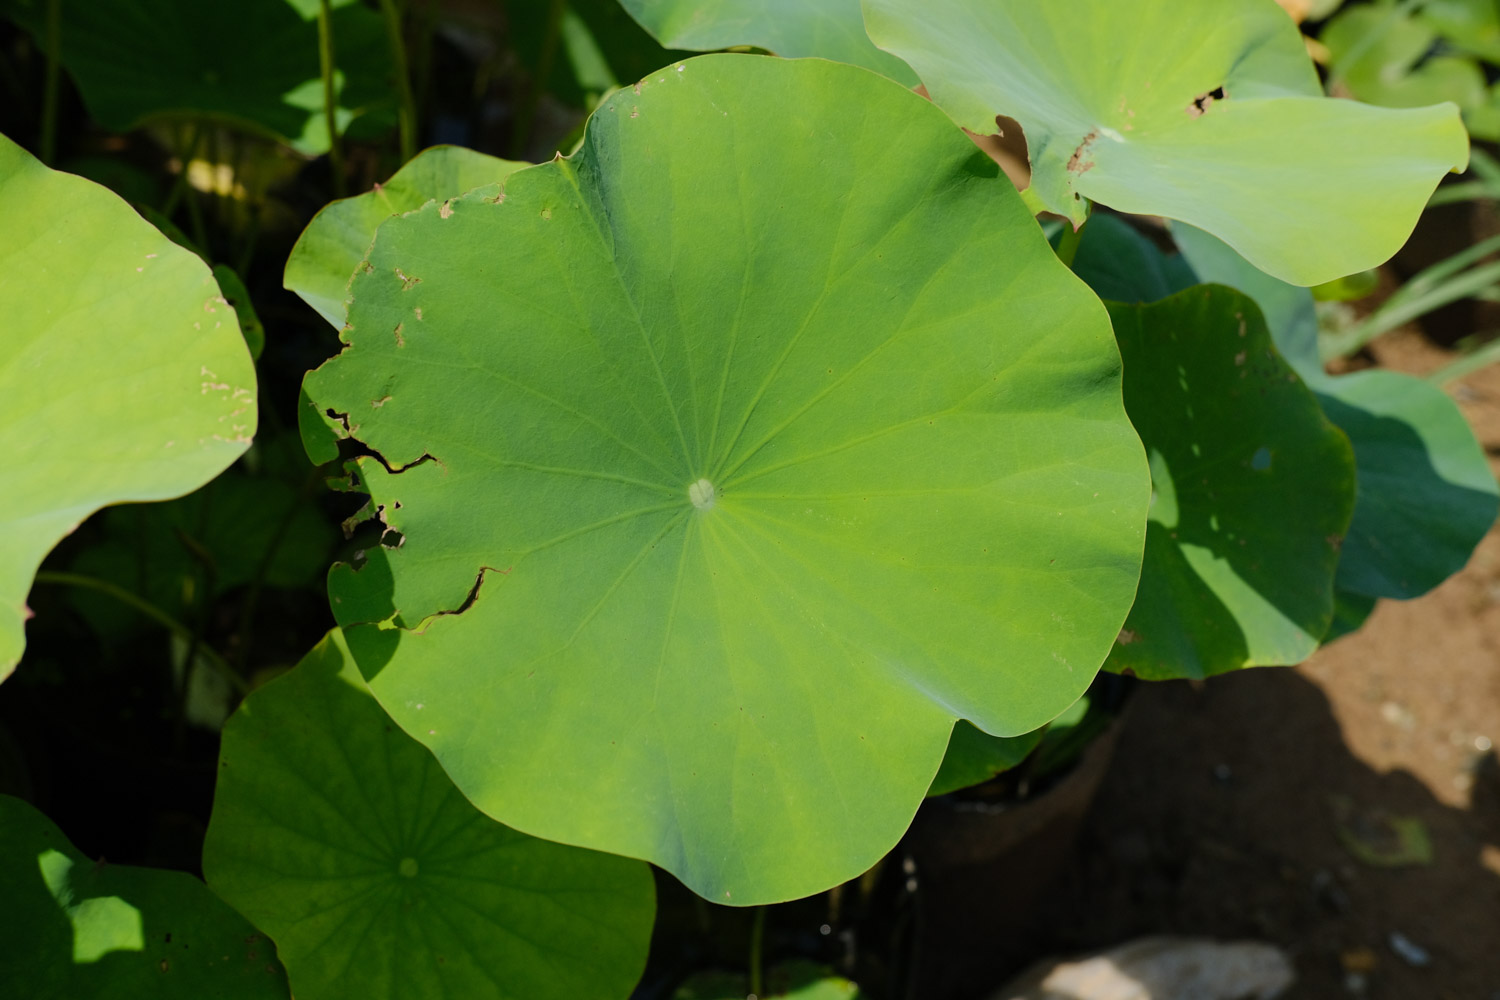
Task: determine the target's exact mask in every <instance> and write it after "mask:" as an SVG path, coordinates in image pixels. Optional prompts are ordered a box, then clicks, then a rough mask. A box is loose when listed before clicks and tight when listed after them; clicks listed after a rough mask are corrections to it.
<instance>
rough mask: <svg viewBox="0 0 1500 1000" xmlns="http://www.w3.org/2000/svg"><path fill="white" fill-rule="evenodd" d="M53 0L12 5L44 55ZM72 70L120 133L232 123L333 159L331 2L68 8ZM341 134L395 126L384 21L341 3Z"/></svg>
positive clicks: (118, 3)
mask: <svg viewBox="0 0 1500 1000" xmlns="http://www.w3.org/2000/svg"><path fill="white" fill-rule="evenodd" d="M49 2H51V0H0V14H5V15H8V16H10V17H11V18H13V19H14V20H15V21H16V22H17V23H18V24H20V25H21V26H22V27H24V28H26V30H27V31H29V32H31V34H32V36H33V37H34V38H36V39H37V43H38V45H41V44H42V40H43V38H44V36H45V30H46V23H47V6H48V3H49ZM57 2H60V3H61V4H62V14H61V17H62V24H63V30H62V32H61V61H62V64H63V66H65V67H66V68H67V70H68V72H69V73H70V74H71V75H72V77H73V79H74V81H75V82H76V83H77V84H78V90H79V93H80V94H81V95H82V97H83V101H84V103H85V104H86V105H87V106H88V109H89V113H90V114H91V115H93V117H94V118H95V119H96V120H97V121H98V122H99V124H101V125H103V126H104V127H105V128H106V129H108V130H110V131H112V132H128V131H129V130H131V129H133V128H137V127H139V126H140V125H143V124H146V123H148V122H172V121H196V122H224V123H228V124H231V125H235V126H238V127H240V128H245V129H250V130H253V131H255V132H258V133H260V134H263V135H267V136H269V137H271V138H274V139H280V140H282V141H284V142H287V143H290V144H291V145H292V146H294V147H295V148H296V149H297V150H299V151H300V152H302V153H306V154H308V155H310V156H315V155H318V154H320V153H325V152H327V151H328V124H327V120H326V117H325V115H324V111H323V83H322V76H321V70H320V64H319V61H318V23H317V13H318V5H319V0H236V2H234V3H204V2H202V0H57ZM331 6H332V7H333V17H332V33H333V38H334V46H335V65H336V67H337V69H338V81H337V82H338V92H337V93H338V102H339V107H338V110H337V117H338V123H339V129H340V131H346V130H348V129H349V128H350V126H351V124H353V123H355V122H356V121H359V126H360V128H369V129H372V130H379V129H383V128H389V127H390V126H391V125H393V124H394V122H395V103H394V99H393V90H392V87H391V84H390V83H389V82H388V75H389V70H388V63H389V52H390V49H389V44H388V42H387V39H386V31H385V24H384V22H383V21H382V20H381V17H380V15H379V14H378V13H377V12H375V11H373V10H370V9H369V8H368V7H366V6H365V5H364V4H363V3H361V2H360V0H332V4H331Z"/></svg>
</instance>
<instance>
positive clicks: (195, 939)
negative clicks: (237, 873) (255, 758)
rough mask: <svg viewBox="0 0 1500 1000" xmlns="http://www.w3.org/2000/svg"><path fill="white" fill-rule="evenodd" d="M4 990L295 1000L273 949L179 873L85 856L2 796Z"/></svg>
mask: <svg viewBox="0 0 1500 1000" xmlns="http://www.w3.org/2000/svg"><path fill="white" fill-rule="evenodd" d="M0 900H4V901H5V902H4V905H0V940H3V941H4V942H5V943H4V946H3V947H0V996H4V997H16V998H18V1000H19V998H21V997H25V998H27V1000H78V998H81V997H90V998H97V1000H202V998H204V997H221V998H224V1000H289V996H290V994H288V992H287V980H286V972H285V970H283V969H282V967H281V963H280V962H278V961H277V959H276V948H275V946H273V945H272V943H271V942H270V941H268V940H267V939H266V938H265V937H264V936H263V935H262V934H260V933H259V932H258V931H256V929H255V928H254V927H252V926H251V925H250V923H249V922H248V921H246V920H245V918H244V917H242V916H240V915H239V914H238V913H235V912H234V911H233V910H231V909H230V908H229V906H228V905H226V904H225V903H224V902H223V901H222V900H220V899H219V898H218V897H217V896H215V895H214V894H213V893H212V892H210V891H209V889H208V887H207V886H205V885H204V884H203V883H202V882H200V881H198V880H197V879H195V878H193V877H192V876H191V875H188V874H185V873H183V872H174V871H162V870H159V869H154V868H135V867H131V866H129V865H111V864H107V863H105V862H104V861H98V862H95V861H93V860H91V859H89V858H87V857H85V856H84V855H83V854H82V853H81V852H80V851H79V850H78V849H77V848H76V847H74V846H73V845H72V844H71V843H69V842H68V838H67V837H65V836H63V833H62V831H61V830H59V829H58V828H57V827H56V826H55V825H53V823H52V821H51V820H49V819H48V818H47V817H46V816H43V815H42V814H41V813H39V812H37V811H36V810H35V809H34V808H32V807H31V806H30V805H28V804H27V803H25V802H23V801H21V800H20V799H16V798H11V797H10V796H8V795H0Z"/></svg>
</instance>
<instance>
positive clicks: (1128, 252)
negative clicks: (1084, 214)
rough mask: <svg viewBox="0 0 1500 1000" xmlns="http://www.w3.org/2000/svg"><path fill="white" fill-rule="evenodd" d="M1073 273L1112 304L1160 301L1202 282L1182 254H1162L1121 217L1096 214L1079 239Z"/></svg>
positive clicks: (1147, 238)
mask: <svg viewBox="0 0 1500 1000" xmlns="http://www.w3.org/2000/svg"><path fill="white" fill-rule="evenodd" d="M1073 273H1074V274H1076V275H1078V276H1079V277H1080V278H1082V279H1083V280H1084V282H1086V283H1087V284H1088V286H1089V287H1090V288H1092V289H1093V290H1094V294H1095V295H1097V296H1099V297H1100V298H1101V299H1104V300H1105V301H1108V302H1156V301H1157V300H1159V299H1164V298H1166V297H1167V296H1169V295H1172V294H1173V293H1175V292H1180V291H1182V290H1183V289H1184V288H1190V287H1192V286H1193V285H1196V284H1197V283H1198V278H1197V276H1196V275H1195V274H1193V269H1192V268H1191V267H1189V266H1188V263H1187V261H1185V260H1184V259H1183V258H1182V255H1181V254H1167V253H1163V252H1162V250H1161V248H1160V247H1158V246H1157V245H1156V244H1155V243H1153V242H1152V241H1151V239H1150V238H1149V237H1147V236H1146V235H1145V234H1143V233H1142V232H1140V231H1139V230H1138V229H1136V228H1135V227H1134V226H1132V225H1131V224H1130V223H1128V222H1126V221H1125V220H1124V219H1123V218H1121V217H1120V216H1118V215H1112V214H1110V213H1107V212H1096V213H1095V214H1094V215H1093V216H1091V217H1090V218H1089V221H1088V223H1087V224H1086V225H1085V226H1084V228H1083V231H1082V232H1081V233H1080V234H1079V241H1078V249H1077V251H1075V253H1074V256H1073Z"/></svg>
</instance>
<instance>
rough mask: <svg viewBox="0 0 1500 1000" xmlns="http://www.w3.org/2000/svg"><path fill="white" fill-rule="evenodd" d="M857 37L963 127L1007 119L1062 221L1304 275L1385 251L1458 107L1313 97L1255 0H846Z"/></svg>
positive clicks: (1428, 186) (1461, 156) (1308, 76)
mask: <svg viewBox="0 0 1500 1000" xmlns="http://www.w3.org/2000/svg"><path fill="white" fill-rule="evenodd" d="M864 9H865V21H866V25H867V27H868V29H869V33H870V37H871V38H873V39H874V40H875V42H876V44H878V45H880V46H881V47H882V48H884V49H887V50H889V51H891V52H894V53H895V54H896V55H899V56H901V57H902V58H903V59H905V60H906V61H907V62H908V63H909V64H910V65H911V66H912V67H913V68H914V69H915V70H916V71H917V74H918V75H919V76H920V77H921V78H922V82H923V83H924V84H925V85H926V87H927V89H928V91H929V92H930V93H931V95H932V99H933V100H934V101H935V102H936V103H937V104H938V106H939V107H941V108H943V109H944V110H945V111H947V112H948V113H949V114H950V115H952V116H953V118H954V120H955V121H957V122H958V123H959V124H960V125H962V126H964V127H965V128H968V129H971V130H973V131H975V132H979V133H988V132H991V131H993V130H994V124H995V116H996V115H998V114H1003V115H1009V116H1010V117H1012V118H1015V119H1016V120H1017V121H1019V122H1020V123H1021V127H1022V128H1023V129H1024V131H1025V134H1026V140H1027V146H1028V149H1029V152H1030V156H1031V166H1032V192H1033V197H1034V198H1036V199H1038V200H1039V201H1040V203H1041V205H1042V206H1043V207H1045V208H1047V209H1050V210H1051V211H1053V212H1056V213H1058V214H1060V215H1063V216H1066V217H1068V218H1070V219H1072V220H1073V222H1074V223H1075V225H1076V224H1078V223H1081V222H1082V221H1083V220H1084V218H1086V216H1087V213H1088V202H1090V201H1097V202H1099V203H1100V204H1104V205H1108V206H1110V207H1112V208H1115V209H1118V210H1119V211H1122V212H1129V213H1133V214H1139V215H1161V216H1166V217H1168V218H1172V219H1180V220H1182V221H1184V222H1189V223H1191V224H1193V225H1195V226H1199V227H1201V228H1203V229H1207V230H1208V231H1210V232H1212V233H1214V234H1215V235H1217V236H1219V237H1220V238H1221V239H1223V240H1225V241H1226V242H1228V243H1229V244H1231V245H1232V246H1234V247H1235V248H1236V249H1237V250H1238V251H1239V252H1240V253H1241V254H1243V255H1244V256H1245V257H1246V258H1248V259H1249V260H1251V261H1253V262H1254V263H1255V264H1256V265H1257V266H1259V267H1260V268H1262V269H1263V270H1265V271H1267V272H1269V273H1271V274H1275V275H1277V276H1279V277H1281V278H1283V279H1285V280H1287V281H1291V282H1294V283H1296V284H1303V285H1312V284H1318V283H1321V282H1324V281H1329V280H1331V279H1333V278H1337V277H1339V276H1340V275H1344V274H1349V273H1352V272H1354V271H1361V270H1365V269H1366V268H1370V267H1373V266H1375V265H1377V264H1379V263H1381V262H1383V261H1384V260H1386V259H1387V258H1389V257H1390V256H1391V255H1392V254H1393V253H1395V251H1396V250H1397V249H1399V248H1400V246H1401V245H1402V243H1404V242H1405V240H1406V237H1407V236H1408V235H1409V234H1410V233H1411V231H1412V227H1413V226H1414V225H1415V224H1416V221H1417V217H1418V215H1420V214H1421V211H1422V209H1423V207H1424V206H1425V205H1426V203H1427V199H1428V197H1429V196H1430V195H1431V194H1432V191H1433V189H1434V188H1435V187H1436V186H1437V183H1438V181H1439V180H1440V179H1441V178H1442V176H1443V174H1445V173H1447V172H1448V171H1450V170H1456V169H1460V168H1462V167H1463V165H1464V163H1465V162H1466V160H1467V146H1468V140H1467V135H1466V133H1465V132H1464V128H1463V124H1462V123H1461V122H1460V121H1459V118H1458V114H1457V110H1456V109H1455V108H1453V107H1449V106H1441V107H1434V108H1422V109H1404V110H1398V109H1391V108H1376V107H1370V106H1368V105H1361V104H1355V103H1354V102H1352V101H1341V100H1333V99H1329V98H1325V97H1323V96H1322V95H1321V90H1320V88H1319V83H1318V78H1317V75H1316V73H1315V72H1314V70H1313V65H1312V62H1311V60H1310V59H1309V58H1308V57H1307V53H1306V50H1305V47H1304V45H1303V42H1302V37H1301V35H1300V34H1299V33H1298V31H1297V28H1296V26H1295V25H1294V24H1293V23H1292V22H1291V20H1290V19H1289V18H1288V17H1287V16H1286V14H1285V12H1283V11H1282V10H1281V9H1280V8H1279V7H1278V6H1277V5H1276V4H1275V3H1274V2H1273V0H1224V2H1222V3H1214V4H1185V5H1184V4H1171V5H1166V4H1158V3H1154V2H1152V0H1118V2H1114V3H1108V4H1099V3H1096V2H1093V0H1054V2H1050V3H1034V2H1031V0H930V2H926V3H922V4H912V3H909V2H908V0H864Z"/></svg>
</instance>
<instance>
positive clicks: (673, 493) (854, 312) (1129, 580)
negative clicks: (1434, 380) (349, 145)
mask: <svg viewBox="0 0 1500 1000" xmlns="http://www.w3.org/2000/svg"><path fill="white" fill-rule="evenodd" d="M850 107H858V108H860V109H861V113H860V114H859V115H858V116H851V115H850V114H849V113H848V108H850ZM773 162H774V163H776V164H777V168H776V169H775V170H772V169H768V166H767V165H768V164H770V163H773ZM789 178H795V179H796V182H795V183H789V181H788V179H789ZM344 337H345V339H346V340H347V342H348V346H347V347H346V349H345V350H344V352H343V353H342V354H341V355H340V356H339V357H338V358H336V359H334V360H333V361H331V362H329V363H328V364H326V365H325V366H324V367H323V368H321V369H320V370H318V371H317V372H315V373H313V374H312V375H310V376H309V378H308V380H307V383H306V392H307V394H308V396H309V397H310V398H311V400H312V401H313V402H314V404H315V405H316V407H317V409H318V411H319V412H322V413H328V412H332V413H334V414H337V415H338V421H339V426H340V429H341V431H343V432H346V433H348V434H349V435H351V436H353V437H355V438H357V439H358V440H359V441H360V442H362V443H363V444H364V445H365V446H366V447H367V448H368V449H370V450H371V451H373V452H374V453H375V455H374V456H371V457H368V458H366V459H363V460H361V461H360V463H359V467H358V476H359V478H360V481H361V485H362V486H363V487H364V488H365V489H367V490H368V491H369V492H370V494H371V496H372V503H373V504H374V506H375V509H376V510H377V511H378V513H379V516H380V517H381V518H382V520H383V521H384V522H385V524H386V525H387V526H388V527H389V529H390V531H389V532H388V533H387V540H388V544H387V545H385V546H382V547H378V548H376V549H373V550H371V551H370V552H369V553H368V557H367V561H365V562H364V564H363V565H362V566H361V567H359V568H357V569H356V568H353V567H340V568H336V569H335V571H334V574H333V576H332V578H331V583H330V590H331V594H332V597H333V601H334V610H335V614H336V616H338V617H339V619H340V621H341V622H342V623H344V624H346V625H351V626H360V627H354V628H350V629H349V630H348V633H347V634H348V641H349V645H350V648H351V649H352V651H353V653H354V655H355V657H356V659H357V660H358V662H359V664H360V667H361V669H362V670H363V671H364V673H365V675H366V677H367V678H368V680H369V684H370V687H371V690H372V691H373V692H374V694H375V695H376V697H377V698H379V699H380V701H381V703H382V705H383V706H384V707H385V708H386V710H387V711H388V712H390V713H391V715H392V716H393V717H394V718H395V719H396V720H397V721H398V722H399V723H400V724H401V725H402V726H403V727H404V728H405V729H406V730H407V731H408V732H409V733H411V734H412V735H413V736H414V737H416V738H417V739H418V740H419V741H420V742H422V743H424V744H426V745H427V746H428V747H429V748H431V749H432V750H433V752H434V753H435V754H436V755H437V758H438V759H439V760H440V761H441V762H442V764H443V767H444V768H445V770H446V771H447V772H448V773H449V774H450V775H451V776H452V777H453V779H454V781H455V782H456V783H457V784H458V786H459V787H460V788H461V789H463V791H464V793H465V794H466V795H467V796H468V797H469V798H470V799H471V800H472V801H474V802H475V804H476V805H478V806H479V807H480V808H481V809H483V810H485V811H486V812H488V813H490V814H491V815H493V816H495V817H496V818H498V819H500V820H502V821H504V822H506V823H508V824H510V825H512V826H514V827H516V828H518V829H520V830H524V831H526V832H528V833H532V834H535V835H538V836H542V837H546V838H548V839H553V840H559V841H563V842H566V843H573V844H579V845H583V846H590V847H598V848H601V849H606V850H610V851H613V852H617V853H622V854H627V855H631V856H635V857H641V858H646V859H649V860H652V861H655V862H657V863H658V864H661V865H662V866H663V867H665V868H667V869H668V870H670V871H672V872H674V873H675V874H677V875H678V876H679V877H680V878H682V879H683V880H684V881H685V882H687V884H689V885H690V886H692V887H693V888H694V889H696V890H697V891H699V892H700V893H702V894H704V895H705V896H707V897H709V898H712V899H716V900H719V901H723V902H729V903H734V904H748V903H755V902H764V901H767V900H773V899H785V898H792V897H796V896H801V895H805V894H807V893H810V892H814V891H818V890H820V889H823V888H826V887H827V886H829V885H832V884H835V883H836V882H838V881H840V880H842V879H845V878H849V877H852V876H854V875H856V874H858V873H859V872H860V871H862V870H864V869H865V868H867V867H868V866H869V865H870V864H872V863H873V862H874V861H875V860H876V859H877V858H878V857H879V856H880V855H881V854H882V853H884V852H885V851H886V850H888V849H889V848H890V847H891V846H892V845H893V844H894V842H895V840H896V839H897V838H898V837H899V836H900V834H901V832H902V831H903V830H904V828H905V826H906V824H907V822H909V820H910V818H911V816H912V814H913V813H914V812H915V809H916V806H917V804H918V803H919V802H920V801H921V798H922V796H923V793H924V792H925V791H926V790H927V787H928V785H929V784H930V783H931V781H932V778H933V775H934V773H935V772H936V770H937V767H938V764H939V762H940V761H941V759H942V756H943V751H944V748H945V746H946V744H947V741H948V735H949V730H950V729H951V728H952V725H953V722H954V720H955V719H957V718H960V717H961V718H967V719H970V720H972V721H974V722H975V723H976V724H977V725H978V726H980V727H981V728H983V729H984V730H986V731H988V732H991V733H994V734H997V735H1017V734H1020V733H1025V732H1028V731H1030V730H1034V729H1036V728H1037V727H1039V726H1041V725H1042V724H1044V723H1046V722H1047V721H1048V720H1050V719H1051V718H1053V717H1054V716H1056V715H1057V714H1058V713H1060V712H1061V711H1063V710H1064V709H1065V708H1067V707H1068V706H1069V705H1070V704H1072V703H1073V702H1074V701H1075V700H1076V699H1077V697H1078V695H1079V694H1080V693H1081V692H1082V691H1083V690H1084V689H1085V688H1086V687H1087V686H1088V684H1089V682H1090V680H1091V679H1092V678H1093V676H1094V674H1095V672H1096V671H1097V668H1098V666H1099V664H1100V662H1101V661H1102V660H1103V658H1104V656H1105V654H1106V653H1107V652H1108V650H1109V648H1110V646H1111V644H1112V642H1113V640H1114V639H1115V637H1116V635H1117V634H1118V632H1119V629H1120V626H1121V624H1122V623H1123V621H1124V618H1125V614H1126V612H1127V611H1128V609H1129V606H1130V603H1131V598H1132V596H1133V594H1134V589H1135V582H1136V577H1137V574H1138V572H1139V561H1140V552H1141V544H1142V525H1143V524H1144V519H1145V513H1146V504H1147V500H1148V494H1149V479H1148V474H1147V470H1146V463H1145V457H1144V455H1143V453H1142V450H1141V446H1140V443H1139V440H1138V439H1137V437H1136V436H1135V433H1134V432H1133V431H1132V429H1131V427H1130V424H1129V421H1128V419H1127V418H1126V415H1125V411H1124V407H1123V405H1122V401H1121V396H1120V359H1119V353H1118V351H1117V350H1116V348H1115V345H1114V339H1113V336H1112V335H1111V331H1110V326H1109V322H1108V317H1107V315H1106V313H1105V311H1104V309H1103V307H1102V306H1101V305H1100V303H1099V302H1098V300H1097V299H1096V298H1095V297H1094V296H1093V295H1092V294H1091V293H1090V292H1089V291H1088V290H1087V288H1086V287H1085V286H1084V285H1083V284H1082V282H1080V281H1078V280H1077V279H1076V278H1075V277H1074V276H1073V275H1072V274H1071V273H1070V272H1068V270H1067V269H1066V268H1065V267H1063V266H1062V264H1061V263H1060V262H1058V261H1057V259H1056V257H1055V255H1053V254H1052V252H1051V251H1050V249H1049V247H1048V246H1047V244H1046V242H1045V240H1044V239H1043V238H1042V236H1041V233H1040V230H1039V229H1038V228H1037V226H1036V223H1035V221H1034V220H1033V219H1032V217H1031V215H1030V213H1029V212H1028V211H1027V210H1026V208H1025V207H1024V206H1023V205H1022V203H1021V200H1020V198H1019V196H1017V194H1016V193H1015V191H1014V189H1013V188H1012V187H1010V186H1009V184H1008V183H1007V182H1006V181H1005V180H1004V179H1003V178H1002V177H1001V176H1000V175H999V172H998V169H997V168H996V167H995V166H994V164H993V163H992V162H991V161H989V160H988V159H987V158H986V157H984V156H983V154H981V153H979V152H978V151H977V150H976V149H975V148H974V147H973V146H972V144H970V143H969V141H968V140H967V139H966V138H964V136H963V135H962V133H960V132H959V131H958V130H956V129H954V128H953V126H952V123H951V121H950V120H948V119H947V118H946V117H945V116H944V115H943V114H942V113H941V112H940V111H938V110H937V109H936V108H934V107H933V106H932V105H931V104H930V103H929V102H926V101H924V100H922V99H921V98H920V97H918V96H916V95H915V94H912V93H911V92H910V91H908V90H906V89H905V88H903V87H900V86H899V85H897V84H894V83H892V82H890V81H888V80H886V79H883V78H881V77H879V76H876V75H874V74H872V73H869V72H866V71H864V70H861V69H858V68H854V67H850V66H845V65H839V64H834V63H828V62H823V61H786V60H771V59H763V58H747V57H742V56H709V57H704V58H701V59H695V60H690V61H688V62H686V63H681V64H678V65H675V66H672V67H669V68H667V69H664V70H662V71H660V72H659V73H657V74H654V75H653V76H652V77H650V78H648V79H647V80H645V81H642V83H641V84H640V85H638V86H637V87H633V88H627V89H626V90H624V91H621V92H619V93H617V94H616V95H614V97H612V98H611V99H610V100H608V101H607V102H606V104H605V105H604V106H603V107H602V108H601V109H600V110H599V112H598V113H597V114H596V115H595V117H594V118H593V120H592V121H591V123H590V126H589V130H588V134H587V138H586V140H585V143H584V146H583V148H582V150H581V151H580V152H579V153H578V154H577V155H575V156H574V157H572V158H570V159H567V160H559V161H556V162H553V163H550V164H545V165H543V166H540V167H535V168H531V169H527V170H522V171H520V172H517V173H514V174H512V175H511V176H510V177H509V178H508V179H507V180H506V181H505V184H504V188H503V190H502V189H501V188H500V187H499V186H493V187H488V188H480V189H478V190H477V191H474V192H472V193H470V194H468V195H466V196H463V197H459V198H453V199H444V200H441V201H434V202H433V203H431V204H429V205H428V206H427V207H425V208H423V209H422V210H420V211H417V212H414V213H411V214H408V215H404V216H398V217H396V218H393V219H391V220H390V221H387V222H386V223H384V224H383V225H382V226H381V227H380V229H379V231H378V234H377V236H376V238H375V241H374V244H373V246H372V247H371V248H370V249H369V253H368V256H367V259H366V261H365V263H364V264H363V265H362V266H361V268H360V271H359V273H358V274H356V276H355V277H354V279H353V282H352V284H351V286H350V306H349V313H348V325H347V327H346V328H345V330H344ZM361 623H365V624H363V625H361ZM793 845H795V850H793V849H792V847H793Z"/></svg>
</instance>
